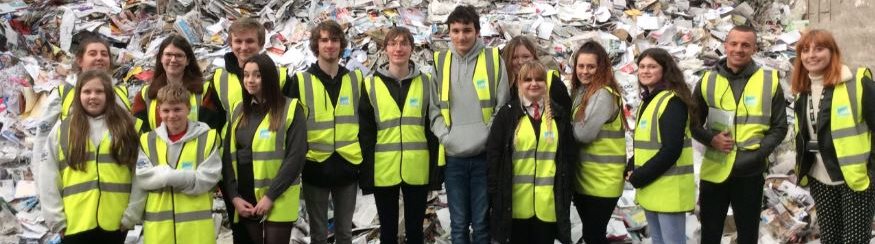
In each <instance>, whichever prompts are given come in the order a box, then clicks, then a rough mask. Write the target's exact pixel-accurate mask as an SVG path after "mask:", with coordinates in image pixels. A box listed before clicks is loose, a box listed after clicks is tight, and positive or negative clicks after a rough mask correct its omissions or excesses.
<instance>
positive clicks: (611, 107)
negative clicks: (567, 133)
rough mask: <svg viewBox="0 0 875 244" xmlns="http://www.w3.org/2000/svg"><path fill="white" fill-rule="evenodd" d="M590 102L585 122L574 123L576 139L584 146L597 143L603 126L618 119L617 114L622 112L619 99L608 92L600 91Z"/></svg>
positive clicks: (585, 114) (585, 111)
mask: <svg viewBox="0 0 875 244" xmlns="http://www.w3.org/2000/svg"><path fill="white" fill-rule="evenodd" d="M590 100H591V101H590V102H589V103H587V105H586V109H585V110H584V118H583V121H574V122H572V124H573V126H574V128H573V129H572V130H573V131H574V139H575V140H576V141H577V142H579V143H584V144H585V143H591V142H593V141H595V139H596V138H598V135H599V131H601V129H602V126H603V125H604V124H605V123H608V121H611V119H616V118H617V113H619V112H620V107H619V105H618V104H617V98H616V97H614V95H612V94H611V93H610V92H608V90H605V89H599V90H598V91H596V93H595V94H594V95H593V96H592V97H590ZM572 119H573V118H572Z"/></svg>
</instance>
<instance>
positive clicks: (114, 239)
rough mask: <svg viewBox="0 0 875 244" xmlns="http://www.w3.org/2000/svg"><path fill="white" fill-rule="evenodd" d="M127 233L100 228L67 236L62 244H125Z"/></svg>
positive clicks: (62, 240)
mask: <svg viewBox="0 0 875 244" xmlns="http://www.w3.org/2000/svg"><path fill="white" fill-rule="evenodd" d="M127 233H128V232H127V231H122V230H116V231H106V230H103V229H101V228H100V227H97V228H94V229H91V230H87V231H83V232H79V233H76V234H72V235H66V236H64V238H61V243H64V244H94V243H101V244H103V243H105V244H113V243H118V244H123V243H125V235H127Z"/></svg>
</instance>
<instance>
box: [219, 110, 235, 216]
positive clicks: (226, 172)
mask: <svg viewBox="0 0 875 244" xmlns="http://www.w3.org/2000/svg"><path fill="white" fill-rule="evenodd" d="M229 124H233V123H229ZM233 129H234V128H230V126H228V129H227V130H226V131H225V134H224V135H222V148H221V150H222V197H224V198H225V199H234V198H235V197H238V196H239V193H238V192H237V175H236V174H235V173H234V161H233V160H232V159H231V139H230V137H231V136H232V135H231V130H233Z"/></svg>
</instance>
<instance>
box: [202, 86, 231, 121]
mask: <svg viewBox="0 0 875 244" xmlns="http://www.w3.org/2000/svg"><path fill="white" fill-rule="evenodd" d="M203 96H204V97H203V101H202V102H201V104H200V108H199V109H198V121H201V122H204V123H206V124H207V125H209V126H210V128H211V129H216V130H218V131H221V130H222V129H223V128H224V126H225V123H226V122H227V121H226V120H227V118H228V117H227V113H228V111H230V110H226V109H225V108H224V107H222V102H221V101H219V93H218V92H216V89H215V87H213V86H208V87H207V90H206V91H204V94H203Z"/></svg>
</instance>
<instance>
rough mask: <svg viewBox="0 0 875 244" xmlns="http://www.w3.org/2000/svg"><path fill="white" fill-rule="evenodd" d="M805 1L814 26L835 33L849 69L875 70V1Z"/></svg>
mask: <svg viewBox="0 0 875 244" xmlns="http://www.w3.org/2000/svg"><path fill="white" fill-rule="evenodd" d="M805 1H807V2H808V3H807V4H808V20H809V21H810V22H811V27H813V28H818V29H826V30H829V31H831V32H832V33H833V35H834V36H835V38H836V42H838V45H839V47H840V48H841V51H842V56H844V61H845V63H847V64H848V66H851V67H852V68H853V67H856V66H860V65H864V66H867V67H870V68H875V0H805ZM802 4H805V3H804V2H803V3H802Z"/></svg>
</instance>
